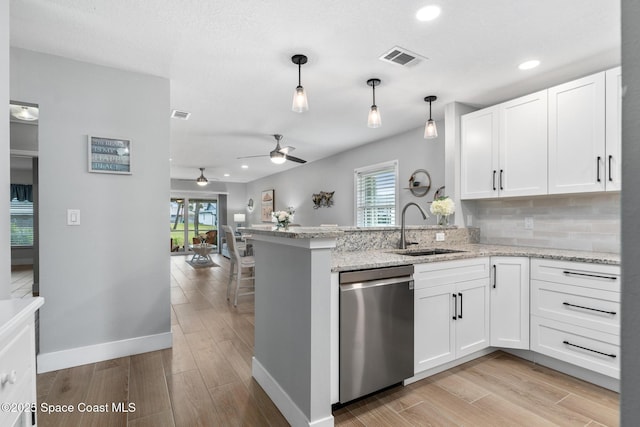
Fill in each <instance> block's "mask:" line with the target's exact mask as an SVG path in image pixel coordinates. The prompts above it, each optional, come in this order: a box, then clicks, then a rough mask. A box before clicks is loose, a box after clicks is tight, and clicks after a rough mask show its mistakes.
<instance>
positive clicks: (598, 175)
mask: <svg viewBox="0 0 640 427" xmlns="http://www.w3.org/2000/svg"><path fill="white" fill-rule="evenodd" d="M600 160H602V158H601V157H600V156H598V160H597V163H596V165H597V169H596V178H597V179H596V181H597V182H601V181H600Z"/></svg>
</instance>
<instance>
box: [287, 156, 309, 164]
mask: <svg viewBox="0 0 640 427" xmlns="http://www.w3.org/2000/svg"><path fill="white" fill-rule="evenodd" d="M284 156H285V157H286V158H287V160H291V161H292V162H298V163H307V161H306V160H302V159H299V158H298V157H293V156H290V155H288V154H285V155H284Z"/></svg>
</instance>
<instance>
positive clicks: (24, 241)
mask: <svg viewBox="0 0 640 427" xmlns="http://www.w3.org/2000/svg"><path fill="white" fill-rule="evenodd" d="M9 210H10V219H11V246H33V202H30V201H28V200H24V201H18V199H16V198H13V199H12V200H11V203H10V205H9Z"/></svg>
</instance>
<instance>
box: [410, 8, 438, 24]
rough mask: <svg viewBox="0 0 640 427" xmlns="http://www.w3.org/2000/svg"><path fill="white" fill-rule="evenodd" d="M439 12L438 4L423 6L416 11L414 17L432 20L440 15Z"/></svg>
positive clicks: (421, 19) (420, 19)
mask: <svg viewBox="0 0 640 427" xmlns="http://www.w3.org/2000/svg"><path fill="white" fill-rule="evenodd" d="M440 12H441V9H440V6H435V5H430V6H425V7H423V8H422V9H420V10H419V11H418V12H417V13H416V18H418V21H433V20H434V19H436V18H437V17H438V16H440Z"/></svg>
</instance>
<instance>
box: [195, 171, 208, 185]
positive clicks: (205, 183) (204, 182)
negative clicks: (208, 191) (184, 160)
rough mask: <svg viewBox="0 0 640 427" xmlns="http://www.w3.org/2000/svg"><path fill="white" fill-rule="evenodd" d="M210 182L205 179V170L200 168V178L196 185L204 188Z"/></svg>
mask: <svg viewBox="0 0 640 427" xmlns="http://www.w3.org/2000/svg"><path fill="white" fill-rule="evenodd" d="M208 182H209V180H208V179H207V178H205V177H204V168H200V176H199V177H198V179H196V183H197V184H198V185H199V186H201V187H204V186H205V185H207V183H208Z"/></svg>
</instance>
